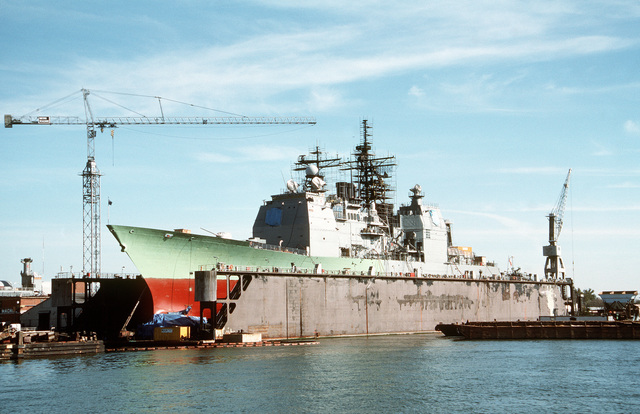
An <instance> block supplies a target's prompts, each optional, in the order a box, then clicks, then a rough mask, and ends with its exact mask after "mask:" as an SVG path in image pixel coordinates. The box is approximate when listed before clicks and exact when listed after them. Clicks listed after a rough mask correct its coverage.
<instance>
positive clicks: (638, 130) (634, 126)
mask: <svg viewBox="0 0 640 414" xmlns="http://www.w3.org/2000/svg"><path fill="white" fill-rule="evenodd" d="M624 130H625V131H627V132H628V133H630V134H634V135H640V125H638V123H637V122H634V121H632V120H627V122H625V123H624Z"/></svg>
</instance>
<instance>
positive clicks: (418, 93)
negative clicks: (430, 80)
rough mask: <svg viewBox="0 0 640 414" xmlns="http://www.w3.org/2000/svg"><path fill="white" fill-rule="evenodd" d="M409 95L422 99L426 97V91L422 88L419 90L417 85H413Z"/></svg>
mask: <svg viewBox="0 0 640 414" xmlns="http://www.w3.org/2000/svg"><path fill="white" fill-rule="evenodd" d="M409 95H411V96H415V97H417V98H421V97H423V96H424V90H423V89H422V88H419V87H418V86H416V85H413V86H412V87H411V88H410V89H409Z"/></svg>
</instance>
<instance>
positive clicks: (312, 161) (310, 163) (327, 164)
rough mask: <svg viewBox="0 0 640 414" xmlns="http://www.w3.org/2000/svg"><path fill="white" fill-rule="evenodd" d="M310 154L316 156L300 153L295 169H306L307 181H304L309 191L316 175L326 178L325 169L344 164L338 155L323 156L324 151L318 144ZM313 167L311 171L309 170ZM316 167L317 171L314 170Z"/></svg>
mask: <svg viewBox="0 0 640 414" xmlns="http://www.w3.org/2000/svg"><path fill="white" fill-rule="evenodd" d="M309 154H310V155H314V156H315V157H312V158H307V156H306V155H300V156H299V157H298V161H296V163H295V167H294V168H293V171H304V172H305V182H304V190H305V191H309V190H310V189H312V188H313V186H312V184H311V181H312V180H313V178H315V177H320V178H321V179H322V180H323V181H324V179H325V174H324V173H323V170H324V169H327V168H334V167H339V166H340V165H342V160H341V159H340V158H338V157H336V158H322V154H324V152H323V151H322V150H321V149H320V147H319V146H317V145H316V148H315V149H314V150H313V151H310V152H309ZM309 167H311V171H310V170H309ZM314 168H315V171H314Z"/></svg>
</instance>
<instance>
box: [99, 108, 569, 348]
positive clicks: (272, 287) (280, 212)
mask: <svg viewBox="0 0 640 414" xmlns="http://www.w3.org/2000/svg"><path fill="white" fill-rule="evenodd" d="M395 167H396V161H395V157H394V156H383V157H379V156H376V154H375V153H374V151H373V148H372V139H371V126H370V125H369V124H368V122H367V121H366V120H363V121H362V125H361V139H360V143H359V144H358V145H356V147H355V149H354V151H353V152H352V154H351V156H350V157H349V158H348V159H347V160H343V159H341V158H338V157H335V158H328V157H326V156H324V154H323V153H322V151H320V150H319V148H318V147H316V148H315V150H314V151H311V153H310V154H308V155H301V156H300V157H299V158H298V160H297V161H296V162H295V164H294V167H293V172H295V173H296V174H298V175H299V177H298V179H297V180H296V179H291V180H289V181H288V182H287V183H286V189H284V190H282V191H281V193H280V194H275V195H273V196H272V197H271V200H269V201H266V202H264V205H262V206H261V207H260V208H259V210H258V213H257V216H256V219H255V222H254V224H253V237H252V238H250V239H248V240H234V239H231V238H229V237H228V235H227V234H225V233H220V234H217V235H199V234H193V233H191V232H190V231H189V230H186V229H175V230H162V229H149V228H140V227H131V226H121V225H109V226H108V228H109V230H110V231H111V233H112V234H113V236H114V237H115V238H116V239H117V241H118V243H119V244H120V247H121V249H122V251H123V252H125V253H126V254H128V255H129V257H130V258H131V260H132V261H133V263H134V264H135V266H136V268H137V269H138V271H139V272H140V273H141V275H142V278H143V279H144V282H145V283H146V287H147V289H148V291H147V294H146V299H145V302H146V305H145V306H144V307H142V308H145V309H148V311H147V312H149V313H154V314H157V313H169V312H178V311H182V310H184V309H190V310H191V312H192V314H194V315H198V314H203V315H204V316H206V317H209V318H211V320H212V321H213V322H212V323H213V324H215V327H216V328H217V329H223V330H225V331H243V332H253V333H261V334H262V336H263V337H264V338H291V337H310V336H319V335H320V336H337V335H353V334H379V333H399V332H425V331H432V330H434V328H435V325H436V324H438V323H454V322H463V321H469V320H471V321H475V320H494V319H497V320H507V321H508V320H536V319H538V318H539V317H540V316H554V315H565V314H566V309H565V299H563V292H564V287H565V284H566V283H565V282H564V281H563V280H540V281H538V280H535V279H536V278H533V277H531V275H528V276H527V275H522V274H517V275H514V274H508V273H505V272H501V271H500V269H499V268H498V266H497V265H496V264H495V262H492V261H490V260H487V258H486V257H484V256H480V255H476V254H475V252H474V251H473V249H472V248H470V247H468V246H456V245H454V243H453V234H452V223H451V222H450V221H448V220H446V219H445V218H444V217H443V216H442V213H441V211H440V209H439V207H438V206H437V205H435V204H429V203H425V202H424V195H423V193H422V189H421V187H420V185H415V186H414V187H413V188H411V189H410V190H409V199H408V202H407V203H406V204H403V205H401V206H400V207H399V208H398V209H397V210H396V209H395V207H394V205H393V204H392V203H391V202H390V201H391V200H392V198H393V197H392V194H393V192H394V188H393V186H392V185H391V184H390V183H392V177H393V173H394V172H395ZM331 171H334V172H335V171H338V172H341V173H342V175H347V176H349V177H350V180H348V181H347V180H344V181H337V182H335V183H333V184H331V185H330V184H328V183H327V182H326V180H328V179H329V178H328V177H329V175H331V174H330V172H331ZM199 271H212V272H213V273H214V274H215V279H216V283H215V297H214V298H211V300H212V301H213V306H209V307H206V309H205V306H202V309H201V306H200V305H201V304H200V302H199V301H197V300H196V297H195V296H194V292H195V289H196V281H195V275H196V274H197V272H199ZM200 300H202V299H200ZM214 313H215V315H214ZM148 316H149V317H151V316H152V315H148Z"/></svg>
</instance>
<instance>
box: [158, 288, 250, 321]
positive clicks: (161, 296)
mask: <svg viewBox="0 0 640 414" xmlns="http://www.w3.org/2000/svg"><path fill="white" fill-rule="evenodd" d="M145 281H146V282H147V286H149V291H151V296H152V298H153V313H167V312H180V311H182V310H185V309H187V308H188V307H189V306H191V311H190V312H189V315H190V316H200V302H196V301H195V298H194V291H195V287H194V284H195V282H194V280H193V279H160V278H145ZM236 284H237V281H235V280H230V281H229V289H230V290H232V289H233V288H234V287H235V285H236ZM227 294H228V292H227V281H226V280H225V279H218V281H217V298H218V299H226V298H227ZM221 307H222V304H217V311H219V310H220V308H221ZM208 313H209V312H208V309H205V314H204V316H205V317H207V318H210V317H211V315H209V314H208Z"/></svg>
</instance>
